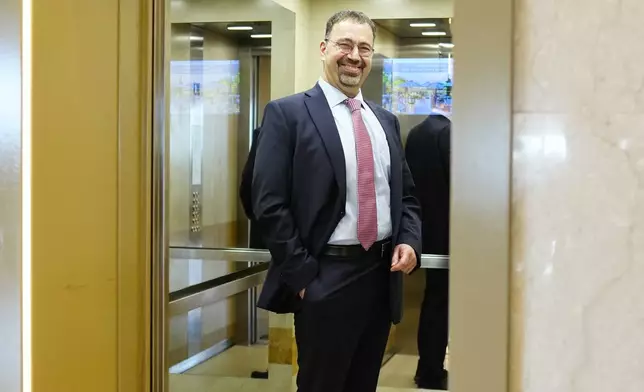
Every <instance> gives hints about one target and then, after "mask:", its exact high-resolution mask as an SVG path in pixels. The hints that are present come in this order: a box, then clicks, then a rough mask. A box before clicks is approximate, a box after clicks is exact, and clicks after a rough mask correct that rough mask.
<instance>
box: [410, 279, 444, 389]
mask: <svg viewBox="0 0 644 392" xmlns="http://www.w3.org/2000/svg"><path fill="white" fill-rule="evenodd" d="M425 273H426V275H425V296H424V298H423V305H422V308H421V311H420V320H419V323H418V355H419V357H420V358H419V360H418V368H417V370H416V377H417V378H418V379H419V380H420V383H419V384H420V385H423V384H434V383H437V382H439V381H440V380H442V379H443V377H444V376H445V370H444V367H443V363H444V362H445V352H446V349H447V341H448V339H449V327H448V320H449V313H448V311H449V270H446V269H427V270H425Z"/></svg>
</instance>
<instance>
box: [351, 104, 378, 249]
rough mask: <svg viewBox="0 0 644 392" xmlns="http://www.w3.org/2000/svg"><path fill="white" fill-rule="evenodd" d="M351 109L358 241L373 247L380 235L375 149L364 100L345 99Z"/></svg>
mask: <svg viewBox="0 0 644 392" xmlns="http://www.w3.org/2000/svg"><path fill="white" fill-rule="evenodd" d="M344 102H345V103H346V104H347V105H348V106H349V109H351V119H352V120H353V132H354V135H355V139H356V158H357V166H358V241H360V244H362V247H363V248H365V249H369V248H371V245H373V244H374V242H376V239H377V237H378V210H377V208H376V187H375V185H374V168H373V165H374V163H373V150H372V149H371V138H370V137H369V132H368V131H367V126H366V125H365V123H364V120H363V119H362V113H361V111H360V109H361V107H362V102H360V101H359V100H357V99H353V98H349V99H347V100H346V101H344Z"/></svg>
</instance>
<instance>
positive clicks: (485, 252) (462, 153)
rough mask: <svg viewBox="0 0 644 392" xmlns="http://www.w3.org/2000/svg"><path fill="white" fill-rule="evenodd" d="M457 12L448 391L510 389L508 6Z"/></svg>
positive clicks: (500, 2) (467, 6) (469, 3)
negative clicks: (508, 380)
mask: <svg viewBox="0 0 644 392" xmlns="http://www.w3.org/2000/svg"><path fill="white" fill-rule="evenodd" d="M455 7H456V9H455V14H454V25H453V32H454V45H455V46H454V56H455V61H454V78H455V82H454V89H453V94H454V102H453V105H454V109H453V110H454V114H453V124H454V126H453V129H454V131H453V132H452V172H451V176H452V193H451V197H452V200H451V203H452V207H451V209H450V211H451V227H450V228H451V236H450V238H451V245H450V251H451V260H452V268H451V270H450V280H451V281H450V311H449V314H450V323H449V325H450V334H451V343H450V349H449V355H450V386H449V387H450V390H451V391H452V392H470V391H477V392H506V391H507V390H508V383H507V379H508V343H509V331H508V323H509V317H508V316H509V276H510V255H509V246H510V244H509V238H510V185H511V155H510V154H511V150H510V147H511V139H512V117H511V115H512V96H511V92H512V46H513V36H512V31H513V27H512V23H513V19H512V18H513V14H512V7H513V0H487V1H477V0H458V1H456V2H455Z"/></svg>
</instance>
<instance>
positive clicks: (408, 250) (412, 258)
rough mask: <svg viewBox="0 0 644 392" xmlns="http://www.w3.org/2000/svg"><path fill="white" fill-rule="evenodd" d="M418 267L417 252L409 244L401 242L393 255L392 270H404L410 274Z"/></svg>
mask: <svg viewBox="0 0 644 392" xmlns="http://www.w3.org/2000/svg"><path fill="white" fill-rule="evenodd" d="M414 268H416V252H414V249H413V248H412V247H411V246H409V245H407V244H400V245H398V246H396V249H394V254H393V256H392V257H391V271H392V272H393V271H402V272H404V273H406V274H410V273H411V272H412V271H413V270H414Z"/></svg>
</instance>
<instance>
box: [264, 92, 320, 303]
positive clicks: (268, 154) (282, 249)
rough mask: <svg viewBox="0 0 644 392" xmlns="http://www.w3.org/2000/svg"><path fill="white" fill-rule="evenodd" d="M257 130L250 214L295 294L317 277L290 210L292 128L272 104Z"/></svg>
mask: <svg viewBox="0 0 644 392" xmlns="http://www.w3.org/2000/svg"><path fill="white" fill-rule="evenodd" d="M261 129H262V131H261V132H260V134H259V139H258V143H257V151H256V152H255V154H256V155H255V168H254V171H253V183H252V200H253V213H254V215H255V219H256V220H257V223H258V224H259V227H260V229H261V231H262V234H263V236H264V240H265V242H266V246H267V248H268V250H269V251H270V253H271V256H272V263H273V264H274V266H276V267H277V268H279V270H280V272H281V274H280V277H281V280H282V282H283V283H285V284H286V285H287V286H288V287H289V288H290V289H291V290H293V292H294V293H298V292H300V291H301V290H302V289H304V288H306V287H307V286H308V285H309V283H310V282H311V281H312V280H313V279H314V278H315V277H316V276H317V274H318V263H317V261H316V260H315V259H314V258H313V257H312V256H311V255H310V254H309V252H308V251H307V250H306V248H304V246H303V244H302V241H301V239H300V234H299V231H298V229H297V227H296V225H295V220H294V218H293V215H292V213H291V210H290V205H291V177H292V161H293V150H294V144H295V140H294V139H295V138H294V129H291V128H290V127H289V125H288V124H287V121H286V118H285V117H284V113H283V112H282V109H281V108H280V106H279V104H278V103H276V102H270V103H269V104H268V105H267V106H266V109H265V111H264V119H263V122H262V127H261Z"/></svg>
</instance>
